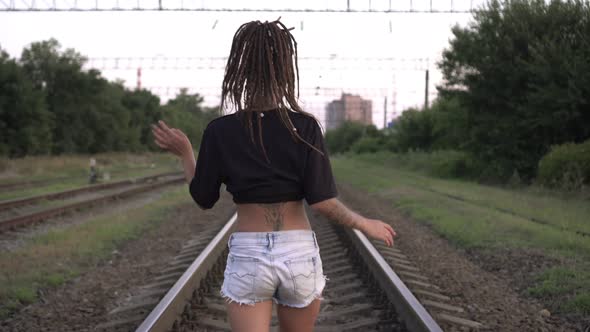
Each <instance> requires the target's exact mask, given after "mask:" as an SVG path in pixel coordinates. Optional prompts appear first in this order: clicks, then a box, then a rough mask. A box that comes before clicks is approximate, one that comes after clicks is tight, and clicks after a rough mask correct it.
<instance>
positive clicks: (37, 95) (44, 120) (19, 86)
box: [0, 49, 54, 157]
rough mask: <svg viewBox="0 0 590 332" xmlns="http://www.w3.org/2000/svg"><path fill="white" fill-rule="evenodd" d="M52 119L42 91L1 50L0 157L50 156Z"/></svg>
mask: <svg viewBox="0 0 590 332" xmlns="http://www.w3.org/2000/svg"><path fill="white" fill-rule="evenodd" d="M53 125H54V118H53V115H52V113H51V112H49V111H48V110H47V108H46V105H45V98H44V94H43V91H42V90H40V89H35V87H34V84H33V82H32V81H31V80H30V79H29V78H28V77H27V75H26V74H25V72H24V70H23V69H22V67H21V66H19V64H18V63H17V62H16V61H15V60H14V59H11V58H10V57H9V56H8V54H7V53H6V52H4V51H2V49H0V155H2V156H8V157H22V156H25V155H28V154H45V153H49V152H51V147H52V141H53V137H52V128H53Z"/></svg>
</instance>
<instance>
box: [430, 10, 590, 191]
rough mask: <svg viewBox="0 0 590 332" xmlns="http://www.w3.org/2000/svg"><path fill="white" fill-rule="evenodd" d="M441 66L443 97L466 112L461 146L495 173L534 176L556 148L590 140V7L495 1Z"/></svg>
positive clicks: (458, 35) (457, 39)
mask: <svg viewBox="0 0 590 332" xmlns="http://www.w3.org/2000/svg"><path fill="white" fill-rule="evenodd" d="M452 33H453V35H454V38H453V39H452V40H451V41H450V46H449V48H448V49H446V50H445V51H444V52H443V57H442V60H441V61H440V63H439V64H438V66H439V68H440V69H441V70H442V72H443V75H444V79H445V81H444V83H443V84H442V85H440V86H439V87H438V90H439V93H440V94H441V95H442V96H443V97H453V98H456V100H457V101H458V102H459V103H460V104H461V106H462V107H464V109H465V110H466V123H465V124H466V130H467V133H466V135H465V137H466V142H465V144H464V147H465V148H466V149H468V150H469V151H471V152H472V153H473V154H474V155H475V156H476V157H478V158H479V159H481V160H482V161H484V162H485V163H486V164H487V165H488V169H487V170H486V171H487V172H486V173H487V174H488V175H490V176H494V177H498V178H500V179H501V178H506V177H508V176H509V175H511V174H512V173H513V172H514V171H515V170H516V171H518V172H519V174H520V175H521V177H523V178H525V179H526V178H528V179H530V178H532V177H533V176H534V175H535V172H536V167H537V164H538V161H539V160H540V158H541V157H542V156H543V155H544V154H545V153H546V152H547V151H548V150H549V148H550V147H551V145H554V144H561V143H564V142H581V141H584V140H586V139H588V138H590V97H589V96H590V7H589V4H588V3H587V2H585V1H581V0H572V1H567V2H563V1H551V2H550V3H546V2H545V1H544V0H513V1H506V2H500V1H492V2H490V3H489V4H488V5H486V6H485V7H484V8H482V9H481V10H479V11H477V12H476V13H475V14H474V19H473V21H472V22H471V23H470V24H469V26H467V27H465V28H462V27H459V26H455V27H454V28H453V29H452Z"/></svg>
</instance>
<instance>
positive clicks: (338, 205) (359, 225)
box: [310, 198, 396, 247]
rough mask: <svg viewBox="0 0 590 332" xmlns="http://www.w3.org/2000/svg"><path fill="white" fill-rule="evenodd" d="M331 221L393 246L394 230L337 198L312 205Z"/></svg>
mask: <svg viewBox="0 0 590 332" xmlns="http://www.w3.org/2000/svg"><path fill="white" fill-rule="evenodd" d="M310 206H311V208H312V209H313V210H314V211H316V212H319V213H320V214H321V215H323V216H324V217H326V218H328V219H329V220H330V221H332V222H335V223H337V224H341V225H344V226H347V227H351V228H356V229H358V230H360V231H361V232H363V233H365V234H366V235H367V236H368V237H371V238H373V239H376V240H381V241H383V242H385V243H386V244H387V245H388V246H390V247H391V246H392V245H393V238H394V237H395V236H396V233H395V231H394V230H393V228H392V227H391V226H390V225H388V224H386V223H384V222H383V221H381V220H376V219H367V218H365V217H363V216H361V215H360V214H358V213H356V212H354V211H352V210H350V209H349V208H347V207H346V206H345V205H344V204H343V203H342V202H340V201H339V200H338V199H337V198H330V199H326V200H323V201H321V202H318V203H315V204H312V205H310Z"/></svg>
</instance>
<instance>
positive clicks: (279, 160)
mask: <svg viewBox="0 0 590 332" xmlns="http://www.w3.org/2000/svg"><path fill="white" fill-rule="evenodd" d="M256 114H262V117H261V122H262V140H263V142H264V147H265V149H266V154H267V156H268V159H269V160H270V163H269V162H268V161H267V160H266V158H265V157H264V153H263V152H262V149H261V148H260V138H259V136H258V126H257V121H252V123H253V125H254V140H255V142H256V144H254V143H252V140H251V139H250V134H249V132H248V130H247V129H246V127H245V126H244V125H243V124H242V121H240V119H239V118H238V115H237V114H236V113H233V114H230V115H225V116H222V117H219V118H217V119H215V120H213V121H211V122H210V123H209V125H208V126H207V128H206V129H205V131H204V132H203V139H202V141H201V146H200V148H199V155H198V157H197V166H196V169H195V177H194V178H193V179H192V181H191V183H190V185H189V191H190V194H191V196H192V197H193V199H194V200H195V202H197V204H199V206H201V207H202V208H205V209H210V208H212V207H213V205H215V203H216V202H217V200H218V199H219V189H220V186H221V183H225V185H226V189H227V191H229V192H230V193H231V194H232V195H233V201H234V202H235V203H237V204H240V203H277V202H285V201H295V200H301V199H304V198H305V200H306V201H307V203H308V204H310V205H311V204H314V203H317V202H321V201H323V200H326V199H329V198H333V197H336V196H337V191H336V185H335V183H334V177H333V175H332V168H331V165H330V159H329V158H328V154H327V152H326V148H325V146H324V138H323V136H322V132H321V129H320V127H319V125H318V124H317V122H316V121H315V120H314V119H313V118H311V117H309V116H307V115H304V114H301V113H295V112H289V116H290V118H291V121H292V122H293V125H294V126H295V128H296V129H297V132H298V133H299V135H300V136H301V137H302V138H304V139H305V140H306V141H307V142H309V143H310V144H312V145H313V146H315V147H317V148H318V149H320V150H321V151H323V152H324V155H323V156H322V155H321V154H320V153H319V152H318V151H316V150H314V149H312V148H311V147H309V146H308V145H307V144H305V143H303V142H299V141H295V140H294V139H293V138H292V136H291V134H290V133H289V129H287V128H286V127H285V126H284V125H283V123H282V122H281V119H280V117H279V114H278V112H277V111H275V110H271V111H265V112H257V113H254V112H253V113H248V114H245V115H242V116H251V117H252V118H253V120H256V119H255V118H254V117H255V116H259V115H256Z"/></svg>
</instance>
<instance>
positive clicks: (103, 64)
mask: <svg viewBox="0 0 590 332" xmlns="http://www.w3.org/2000/svg"><path fill="white" fill-rule="evenodd" d="M226 63H227V57H160V56H157V57H93V58H88V62H87V64H86V66H87V67H90V68H96V69H100V70H137V68H144V69H152V70H191V69H192V70H223V69H224V68H225V65H226ZM431 63H432V61H431V59H430V58H427V57H426V58H394V57H337V56H330V57H299V67H300V69H329V70H346V69H348V70H355V69H358V70H420V71H423V70H427V69H429V68H430V64H431Z"/></svg>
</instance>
